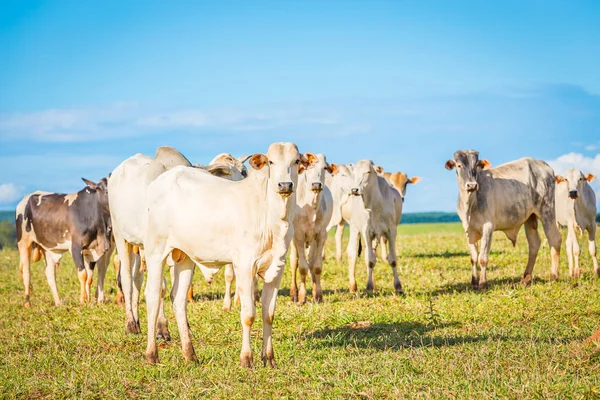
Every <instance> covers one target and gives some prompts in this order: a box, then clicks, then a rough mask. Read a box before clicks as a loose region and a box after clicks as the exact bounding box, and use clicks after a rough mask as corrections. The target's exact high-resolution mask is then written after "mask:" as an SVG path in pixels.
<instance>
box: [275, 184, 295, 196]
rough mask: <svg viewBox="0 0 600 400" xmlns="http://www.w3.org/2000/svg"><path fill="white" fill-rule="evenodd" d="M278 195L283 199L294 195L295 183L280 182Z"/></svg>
mask: <svg viewBox="0 0 600 400" xmlns="http://www.w3.org/2000/svg"><path fill="white" fill-rule="evenodd" d="M277 189H278V190H277V193H279V194H280V195H281V196H282V197H288V196H289V195H291V194H292V193H294V183H293V182H279V183H278V184H277Z"/></svg>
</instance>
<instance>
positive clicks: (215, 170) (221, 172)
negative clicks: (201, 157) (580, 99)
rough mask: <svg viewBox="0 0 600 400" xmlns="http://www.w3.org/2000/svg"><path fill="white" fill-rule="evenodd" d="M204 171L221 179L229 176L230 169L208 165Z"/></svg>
mask: <svg viewBox="0 0 600 400" xmlns="http://www.w3.org/2000/svg"><path fill="white" fill-rule="evenodd" d="M206 170H207V171H208V172H210V173H211V174H212V175H214V176H219V177H222V178H223V177H230V176H231V169H230V168H227V167H226V166H224V165H209V166H208V167H207V169H206Z"/></svg>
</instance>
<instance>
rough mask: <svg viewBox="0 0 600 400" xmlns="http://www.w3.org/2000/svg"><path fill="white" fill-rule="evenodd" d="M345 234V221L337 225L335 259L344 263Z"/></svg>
mask: <svg viewBox="0 0 600 400" xmlns="http://www.w3.org/2000/svg"><path fill="white" fill-rule="evenodd" d="M343 236H344V221H342V222H341V223H340V224H339V225H336V227H335V259H336V260H337V262H338V264H341V263H342V237H343Z"/></svg>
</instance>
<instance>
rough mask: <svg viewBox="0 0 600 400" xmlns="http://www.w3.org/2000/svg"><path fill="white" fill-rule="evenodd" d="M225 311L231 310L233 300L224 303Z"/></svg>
mask: <svg viewBox="0 0 600 400" xmlns="http://www.w3.org/2000/svg"><path fill="white" fill-rule="evenodd" d="M223 311H231V300H230V301H229V302H228V303H223Z"/></svg>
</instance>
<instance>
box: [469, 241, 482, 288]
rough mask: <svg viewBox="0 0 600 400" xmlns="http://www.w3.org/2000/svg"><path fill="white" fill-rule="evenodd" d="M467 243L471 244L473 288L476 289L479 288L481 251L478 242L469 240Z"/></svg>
mask: <svg viewBox="0 0 600 400" xmlns="http://www.w3.org/2000/svg"><path fill="white" fill-rule="evenodd" d="M467 240H468V238H467ZM467 245H468V246H469V255H470V256H471V257H470V258H471V288H472V289H475V290H476V289H479V271H477V259H478V257H479V251H478V249H477V243H470V242H468V243H467Z"/></svg>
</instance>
